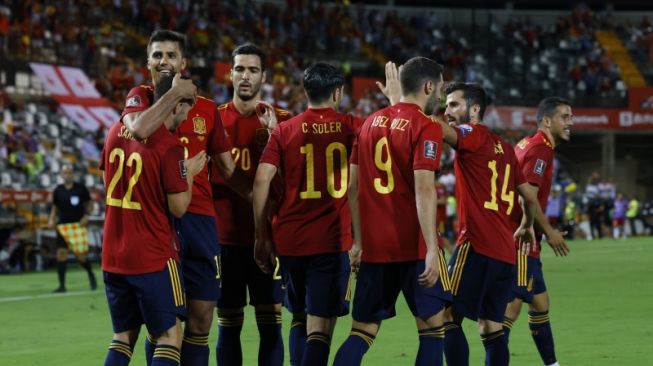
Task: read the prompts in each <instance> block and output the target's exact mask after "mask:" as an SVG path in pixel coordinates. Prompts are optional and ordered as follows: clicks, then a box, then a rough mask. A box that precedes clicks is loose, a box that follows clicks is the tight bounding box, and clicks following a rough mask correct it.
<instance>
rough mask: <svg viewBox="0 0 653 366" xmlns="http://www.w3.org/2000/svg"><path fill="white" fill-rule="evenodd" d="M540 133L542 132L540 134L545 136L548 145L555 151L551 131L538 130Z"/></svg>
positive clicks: (554, 141)
mask: <svg viewBox="0 0 653 366" xmlns="http://www.w3.org/2000/svg"><path fill="white" fill-rule="evenodd" d="M540 131H542V133H544V136H546V138H547V140H549V143H550V144H551V147H552V148H554V149H555V147H556V139H554V138H553V135H552V134H551V131H549V130H547V129H546V128H540Z"/></svg>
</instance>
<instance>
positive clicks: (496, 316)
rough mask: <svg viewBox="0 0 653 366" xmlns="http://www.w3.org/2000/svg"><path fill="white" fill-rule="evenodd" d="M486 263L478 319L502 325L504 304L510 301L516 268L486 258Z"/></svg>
mask: <svg viewBox="0 0 653 366" xmlns="http://www.w3.org/2000/svg"><path fill="white" fill-rule="evenodd" d="M486 258H487V257H486ZM487 263H488V265H487V270H486V273H485V275H486V282H485V288H484V290H485V291H484V296H483V298H482V302H481V308H480V310H479V318H481V319H484V320H489V321H492V322H495V323H499V324H502V323H503V318H504V314H505V310H506V304H507V303H508V302H509V301H510V299H511V295H512V288H513V287H512V285H513V283H514V278H515V272H516V268H515V265H513V264H510V263H505V262H502V261H499V260H496V259H493V258H487Z"/></svg>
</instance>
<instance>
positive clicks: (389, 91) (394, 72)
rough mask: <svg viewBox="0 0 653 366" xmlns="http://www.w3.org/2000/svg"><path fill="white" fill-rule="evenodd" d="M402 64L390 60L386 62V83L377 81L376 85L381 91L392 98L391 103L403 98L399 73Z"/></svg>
mask: <svg viewBox="0 0 653 366" xmlns="http://www.w3.org/2000/svg"><path fill="white" fill-rule="evenodd" d="M401 69H402V66H399V68H398V69H397V65H396V64H395V63H394V62H392V61H388V62H386V64H385V85H383V84H382V83H381V82H379V81H377V82H376V86H377V87H378V88H379V90H381V93H383V95H385V96H386V97H387V98H388V99H390V104H392V105H394V104H396V103H398V102H399V99H401V83H400V82H399V73H401Z"/></svg>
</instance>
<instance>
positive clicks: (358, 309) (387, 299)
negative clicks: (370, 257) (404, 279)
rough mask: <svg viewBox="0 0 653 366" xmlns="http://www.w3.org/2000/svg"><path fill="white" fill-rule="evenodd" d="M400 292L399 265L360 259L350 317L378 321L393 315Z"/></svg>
mask: <svg viewBox="0 0 653 366" xmlns="http://www.w3.org/2000/svg"><path fill="white" fill-rule="evenodd" d="M400 291H401V275H400V264H398V263H369V262H362V263H361V265H360V268H359V270H358V275H357V277H356V291H355V292H354V304H353V307H354V310H353V312H352V317H353V319H354V320H355V321H356V322H360V323H378V322H381V321H382V320H385V319H389V318H392V317H394V316H395V315H396V310H395V304H396V302H397V297H398V296H399V292H400Z"/></svg>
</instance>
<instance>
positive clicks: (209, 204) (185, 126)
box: [121, 85, 231, 216]
mask: <svg viewBox="0 0 653 366" xmlns="http://www.w3.org/2000/svg"><path fill="white" fill-rule="evenodd" d="M152 94H153V90H152V88H151V87H149V86H144V85H141V86H138V87H135V88H133V89H132V90H131V91H130V92H129V95H128V96H127V102H126V104H125V109H123V111H122V115H121V118H122V116H124V115H125V114H128V113H132V112H140V111H142V110H145V109H147V108H148V107H149V106H150V105H152V98H153V97H152ZM177 137H178V138H179V140H180V141H181V142H182V144H183V145H184V156H185V157H189V156H191V157H192V156H195V155H197V153H199V152H200V151H202V150H205V151H206V154H207V155H208V156H214V155H216V154H220V153H223V152H225V151H229V150H231V145H230V143H229V140H228V139H227V135H226V132H225V130H224V127H223V126H222V121H221V120H220V114H219V113H218V109H217V107H216V105H215V103H214V102H212V101H211V100H209V99H206V98H203V97H197V99H196V100H195V105H194V106H193V108H192V109H191V110H190V111H189V112H188V117H186V119H185V120H184V121H183V122H182V123H181V124H180V125H179V127H178V128H177ZM209 165H210V164H207V165H206V166H205V167H204V169H202V171H201V172H199V174H197V175H196V176H195V178H194V179H193V198H192V200H191V202H190V205H189V206H188V212H192V213H194V214H198V215H207V216H215V209H214V208H213V195H212V194H211V184H210V183H209Z"/></svg>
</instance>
